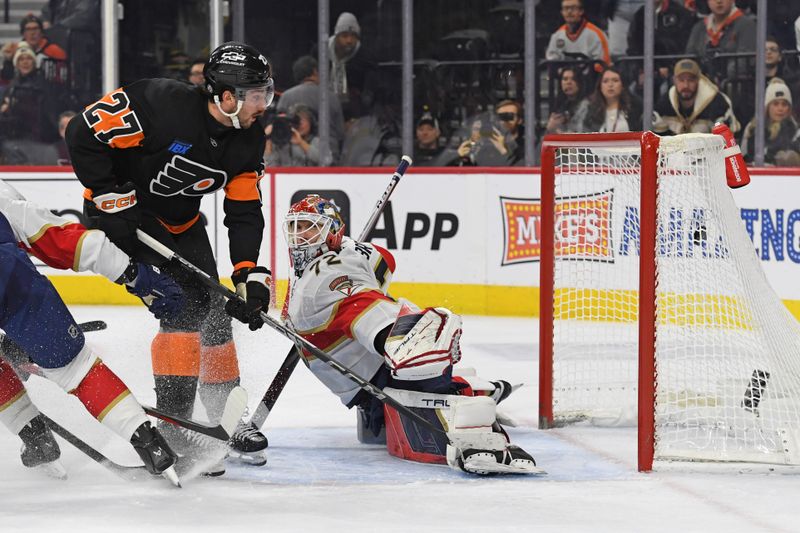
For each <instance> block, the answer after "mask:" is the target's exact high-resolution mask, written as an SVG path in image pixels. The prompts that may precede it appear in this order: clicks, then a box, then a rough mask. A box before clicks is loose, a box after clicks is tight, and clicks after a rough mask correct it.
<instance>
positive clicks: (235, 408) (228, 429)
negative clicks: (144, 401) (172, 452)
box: [142, 387, 247, 442]
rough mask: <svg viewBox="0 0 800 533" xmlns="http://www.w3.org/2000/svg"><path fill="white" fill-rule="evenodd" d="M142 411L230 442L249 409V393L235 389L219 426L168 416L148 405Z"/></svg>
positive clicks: (230, 395)
mask: <svg viewBox="0 0 800 533" xmlns="http://www.w3.org/2000/svg"><path fill="white" fill-rule="evenodd" d="M142 409H144V412H145V413H147V414H148V415H150V416H154V417H156V418H160V419H161V420H163V421H165V422H169V423H170V424H174V425H176V426H180V427H183V428H186V429H188V430H191V431H194V432H197V433H202V434H203V435H208V436H209V437H212V438H215V439H219V440H221V441H224V442H228V441H229V440H230V438H231V435H233V432H234V430H235V429H236V425H237V424H238V423H239V420H241V419H242V416H243V415H244V412H245V409H247V391H245V390H244V388H242V387H234V388H233V390H232V391H231V393H230V394H229V395H228V400H227V401H226V402H225V410H224V411H223V412H222V418H221V419H220V421H219V424H205V423H203V422H198V421H196V420H191V419H189V418H183V417H180V416H175V415H171V414H167V413H165V412H164V411H162V410H160V409H156V408H155V407H149V406H147V405H142Z"/></svg>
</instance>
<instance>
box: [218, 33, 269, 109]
mask: <svg viewBox="0 0 800 533" xmlns="http://www.w3.org/2000/svg"><path fill="white" fill-rule="evenodd" d="M203 76H204V77H205V90H206V92H208V94H209V95H210V96H214V95H221V94H222V92H223V91H226V90H227V91H234V90H235V89H254V88H261V87H267V88H269V89H270V90H271V89H272V85H273V83H272V67H271V66H270V64H269V61H267V58H266V57H264V55H263V54H261V53H260V52H259V51H258V50H256V49H255V48H254V47H252V46H250V45H249V44H244V43H238V42H233V41H231V42H227V43H223V44H221V45H219V46H218V47H217V48H216V49H214V51H213V52H211V56H210V57H209V58H208V61H207V62H206V65H205V67H204V68H203Z"/></svg>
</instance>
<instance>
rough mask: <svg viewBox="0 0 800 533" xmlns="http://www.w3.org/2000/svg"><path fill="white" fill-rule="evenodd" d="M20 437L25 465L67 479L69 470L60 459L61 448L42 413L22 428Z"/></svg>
mask: <svg viewBox="0 0 800 533" xmlns="http://www.w3.org/2000/svg"><path fill="white" fill-rule="evenodd" d="M19 438H20V439H22V449H21V450H20V459H22V464H23V465H25V466H27V467H28V468H37V469H39V470H41V471H42V472H44V473H45V474H47V475H48V476H50V477H54V478H57V479H66V477H67V470H66V469H65V468H64V465H62V464H61V461H59V458H60V457H61V449H60V448H59V447H58V443H57V442H56V440H55V438H54V437H53V433H52V432H51V431H50V429H49V428H48V427H47V426H46V425H45V423H44V420H43V419H42V417H41V415H38V416H36V417H35V418H34V419H33V420H31V421H30V422H28V424H27V425H26V426H25V427H23V428H22V430H20V432H19Z"/></svg>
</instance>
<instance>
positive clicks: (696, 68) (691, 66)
mask: <svg viewBox="0 0 800 533" xmlns="http://www.w3.org/2000/svg"><path fill="white" fill-rule="evenodd" d="M684 73H688V74H691V75H693V76H696V77H699V76H700V65H698V64H697V61H695V60H694V59H679V60H678V62H677V63H675V67H674V69H673V74H675V75H676V76H678V75H680V74H684Z"/></svg>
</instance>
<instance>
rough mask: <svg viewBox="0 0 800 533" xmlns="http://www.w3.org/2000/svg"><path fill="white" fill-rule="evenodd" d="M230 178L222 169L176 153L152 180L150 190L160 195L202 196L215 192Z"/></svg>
mask: <svg viewBox="0 0 800 533" xmlns="http://www.w3.org/2000/svg"><path fill="white" fill-rule="evenodd" d="M227 180H228V175H227V174H225V172H223V171H221V170H217V169H215V168H210V167H207V166H204V165H201V164H200V163H195V162H194V161H192V160H191V159H187V158H185V157H183V156H180V155H176V156H174V157H173V158H172V160H170V161H169V162H167V164H166V165H165V166H164V168H163V169H161V171H160V172H159V173H158V176H156V178H155V179H154V180H153V181H151V182H150V192H152V193H153V194H157V195H159V196H175V195H178V194H182V195H184V196H202V195H204V194H208V193H210V192H214V191H216V190H217V189H219V188H220V187H222V186H223V185H225V182H226V181H227Z"/></svg>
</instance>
